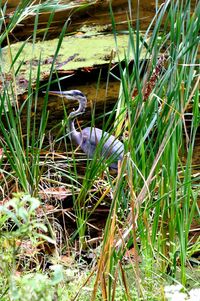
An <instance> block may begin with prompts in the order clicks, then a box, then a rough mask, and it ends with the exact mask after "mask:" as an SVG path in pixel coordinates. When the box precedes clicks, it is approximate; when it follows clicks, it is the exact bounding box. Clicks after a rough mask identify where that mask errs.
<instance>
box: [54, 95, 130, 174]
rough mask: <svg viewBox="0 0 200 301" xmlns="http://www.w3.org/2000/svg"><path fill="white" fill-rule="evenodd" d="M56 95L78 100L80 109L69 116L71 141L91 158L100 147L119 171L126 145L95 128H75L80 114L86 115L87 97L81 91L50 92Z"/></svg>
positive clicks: (100, 151)
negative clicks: (75, 122)
mask: <svg viewBox="0 0 200 301" xmlns="http://www.w3.org/2000/svg"><path fill="white" fill-rule="evenodd" d="M50 92H52V93H54V94H58V95H62V96H63V97H66V98H67V99H73V100H75V99H76V100H78V102H79V108H78V109H77V110H76V111H74V112H71V113H70V114H69V127H70V137H71V140H72V141H73V142H74V143H76V144H77V145H79V146H80V148H81V149H82V150H83V151H84V153H85V154H87V156H88V157H89V158H92V157H93V156H94V153H95V151H96V149H97V146H98V145H99V154H100V155H101V156H103V157H104V158H109V159H111V160H110V161H111V163H110V167H111V168H114V169H117V168H118V161H121V160H122V158H123V155H124V145H123V143H122V142H121V141H119V140H118V139H117V138H116V137H115V136H113V135H110V134H109V133H107V132H105V131H102V130H101V129H98V128H94V127H92V128H91V127H87V128H84V129H83V130H81V131H80V132H78V131H77V130H76V129H75V126H74V119H75V117H76V116H77V115H79V114H80V113H84V111H85V107H86V104H87V99H86V96H85V95H84V94H83V93H82V92H81V91H79V90H70V91H65V92H60V91H50Z"/></svg>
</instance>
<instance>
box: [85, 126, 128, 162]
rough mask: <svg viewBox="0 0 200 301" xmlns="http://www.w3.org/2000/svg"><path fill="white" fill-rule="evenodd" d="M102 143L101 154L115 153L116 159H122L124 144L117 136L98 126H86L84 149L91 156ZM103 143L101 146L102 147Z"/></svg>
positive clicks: (107, 155)
mask: <svg viewBox="0 0 200 301" xmlns="http://www.w3.org/2000/svg"><path fill="white" fill-rule="evenodd" d="M99 143H100V144H101V143H102V144H101V145H102V150H100V152H101V154H102V155H103V156H105V157H110V156H112V155H113V157H114V159H115V160H114V161H118V160H122V157H123V153H124V145H123V143H122V142H121V141H119V140H118V139H116V137H115V136H113V135H109V133H107V132H103V131H102V130H101V129H98V128H85V129H83V130H82V143H81V148H82V150H83V151H84V152H85V153H86V154H87V155H88V156H89V157H90V158H91V157H93V154H94V152H95V150H96V148H97V146H98V145H99ZM101 145H99V147H100V148H101Z"/></svg>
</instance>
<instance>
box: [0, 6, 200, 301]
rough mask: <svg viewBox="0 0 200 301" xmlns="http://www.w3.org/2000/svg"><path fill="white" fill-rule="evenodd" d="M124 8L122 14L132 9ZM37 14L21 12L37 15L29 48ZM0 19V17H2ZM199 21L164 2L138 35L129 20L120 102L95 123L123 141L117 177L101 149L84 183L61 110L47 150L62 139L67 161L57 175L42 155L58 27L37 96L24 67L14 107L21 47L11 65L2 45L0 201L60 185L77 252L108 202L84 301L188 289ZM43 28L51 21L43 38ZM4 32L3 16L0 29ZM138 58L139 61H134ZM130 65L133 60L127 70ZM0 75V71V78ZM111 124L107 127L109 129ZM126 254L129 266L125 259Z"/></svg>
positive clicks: (49, 156) (50, 157)
mask: <svg viewBox="0 0 200 301" xmlns="http://www.w3.org/2000/svg"><path fill="white" fill-rule="evenodd" d="M22 2H23V1H22ZM47 2H48V1H47ZM24 3H25V2H24ZM24 3H23V4H24ZM28 3H29V2H28V1H27V3H26V4H27V6H28ZM48 4H49V3H46V5H48ZM128 4H129V8H130V9H131V1H128ZM44 5H45V4H43V6H37V7H36V6H34V7H32V6H29V9H28V11H29V12H30V10H31V9H32V12H36V18H35V25H34V35H33V48H34V45H35V41H36V32H37V27H38V13H39V11H40V9H44ZM55 5H56V4H55ZM56 7H57V6H56ZM1 12H2V16H3V14H4V13H5V8H3V9H2V10H1ZM19 12H23V13H22V14H21V15H20V16H21V17H22V16H25V13H26V12H27V8H26V6H23V5H20V6H19V7H18V9H17V10H16V13H15V14H14V16H13V18H12V19H11V21H10V23H9V25H8V26H7V27H6V29H5V31H4V32H3V34H2V35H1V37H0V41H1V42H2V41H3V40H4V39H5V38H7V37H8V33H9V32H10V31H11V30H12V29H13V28H14V26H15V24H17V22H19V21H20V20H21V19H18V18H19ZM52 14H53V12H52ZM110 14H111V20H112V24H113V34H114V37H115V40H116V48H117V34H118V32H117V31H116V29H115V28H116V26H115V16H114V13H113V12H112V7H111V6H110ZM129 15H130V16H131V12H130V13H129ZM199 16H200V5H199V4H196V6H195V9H194V11H192V10H191V3H190V1H165V3H163V4H162V5H161V6H160V7H159V8H158V7H157V9H156V13H155V17H154V18H153V19H152V21H151V23H150V25H149V27H148V28H147V30H146V32H145V33H144V32H141V31H140V18H139V17H140V16H139V9H138V19H137V22H136V24H135V25H132V24H131V21H129V20H128V30H127V34H128V35H129V44H128V48H127V52H126V53H125V68H124V67H123V66H122V64H121V62H120V61H119V70H120V76H119V78H118V80H119V81H120V92H119V99H118V101H117V103H116V106H115V107H114V109H113V111H112V112H110V114H109V117H108V118H107V119H106V118H105V116H102V119H103V120H104V122H103V131H108V132H109V133H111V134H113V133H115V134H116V136H119V135H122V136H123V140H124V146H125V155H124V159H123V161H122V162H121V164H120V165H119V170H118V174H117V175H116V176H112V175H111V174H110V172H109V169H108V166H109V163H110V161H109V159H108V160H104V159H103V158H102V157H101V156H100V154H101V149H102V144H103V143H104V141H103V140H102V141H101V143H100V144H99V145H98V146H97V149H96V152H95V154H94V158H93V160H87V161H86V169H85V173H84V176H81V175H80V174H79V169H78V166H79V165H78V164H79V161H78V160H77V157H76V152H75V149H74V148H73V147H72V156H70V155H69V147H70V146H69V143H68V142H67V138H66V137H67V136H66V125H67V122H68V118H67V114H66V111H65V108H63V110H64V121H63V122H62V123H61V124H59V130H58V132H59V133H58V135H57V136H56V137H55V138H54V139H53V141H52V145H53V150H55V149H56V146H57V145H59V143H60V141H61V140H62V141H63V142H64V145H65V146H66V155H65V156H62V158H64V159H65V161H64V164H65V165H64V166H65V167H64V168H63V162H62V165H59V164H57V163H56V161H55V160H54V156H55V153H56V152H55V151H52V153H51V150H50V149H51V148H49V146H46V144H45V143H46V142H45V139H46V138H47V124H48V114H49V113H48V109H47V105H48V91H49V90H50V85H51V83H52V74H53V72H54V64H55V61H56V57H57V55H58V54H59V49H60V47H61V44H62V40H63V37H64V35H65V33H66V28H67V25H68V24H67V22H66V24H65V26H64V27H63V30H62V32H61V34H60V37H59V41H58V46H57V49H56V52H55V56H54V60H53V63H52V68H51V71H50V75H49V81H48V83H47V84H46V86H45V87H44V86H42V87H41V83H40V60H39V64H38V72H37V80H36V87H35V89H34V91H33V89H32V86H31V78H32V74H31V65H30V78H29V86H28V94H27V97H26V99H25V101H24V103H23V104H22V105H21V106H20V104H19V103H18V98H17V90H16V84H15V77H16V76H17V75H18V73H19V72H20V67H19V68H16V67H15V62H16V61H17V58H18V57H19V56H20V53H21V51H22V49H23V47H25V43H24V45H22V48H21V49H19V51H18V53H17V55H16V57H12V50H11V47H10V45H9V39H8V47H9V48H10V65H11V68H10V73H11V75H12V79H13V82H14V85H11V86H10V87H7V86H6V85H5V87H4V92H3V93H2V94H1V105H0V114H1V119H0V130H1V136H0V145H1V148H2V149H3V156H1V157H0V175H1V177H0V181H1V187H2V188H1V191H2V192H3V193H2V198H1V200H5V199H6V197H8V198H10V196H11V192H12V190H14V191H21V190H22V191H24V192H27V193H30V194H31V195H32V196H35V197H38V195H39V191H40V190H41V189H43V183H44V182H45V181H47V182H48V184H49V185H51V183H52V184H56V185H60V186H61V185H65V187H67V188H69V189H70V190H71V194H72V198H73V208H74V212H75V219H76V223H77V230H76V231H75V232H74V233H73V235H72V236H71V238H72V240H73V239H75V238H77V236H78V237H79V248H80V249H82V248H83V249H87V246H88V239H87V235H89V230H88V222H89V218H90V217H91V214H92V213H93V212H95V209H96V208H97V207H98V206H99V205H100V204H101V203H103V202H105V201H106V200H108V199H109V201H110V206H109V214H108V217H107V220H106V226H105V229H104V234H103V241H102V243H101V245H100V246H101V249H100V255H99V258H98V263H97V267H96V275H95V281H94V286H93V293H92V297H91V300H95V298H96V296H97V294H101V296H102V299H103V300H115V297H116V296H117V295H118V288H119V287H120V288H122V289H121V292H120V293H121V295H122V299H123V300H139V299H140V298H141V299H142V300H145V299H148V300H156V299H157V300H160V299H159V298H160V290H159V289H158V287H160V286H162V284H163V283H165V281H174V282H177V281H180V282H181V283H182V284H183V285H184V286H186V285H187V280H188V279H187V269H186V267H187V266H188V264H187V263H188V262H189V260H190V258H191V257H192V256H193V254H194V253H195V252H196V250H199V248H200V247H199V242H198V241H197V242H195V243H194V244H191V243H190V228H191V224H192V221H193V219H194V218H195V217H196V216H197V215H198V214H199V210H198V207H197V197H198V192H199V185H196V182H197V181H199V177H193V176H192V173H193V165H192V155H193V150H194V144H195V137H196V133H197V129H198V127H199V103H198V101H199V100H198V96H199V95H198V84H199V69H198V67H199V65H198V63H197V51H198V43H199V36H198V32H199V25H200V19H199ZM51 20H52V15H51V17H50V19H49V23H48V25H47V31H48V28H49V27H50V23H51ZM3 24H4V20H3V17H2V19H1V24H0V25H1V26H3ZM4 25H5V24H4ZM47 31H46V32H45V36H46V34H47ZM144 54H145V58H146V59H142V60H141V58H144ZM130 60H133V61H134V64H133V68H132V69H131V68H130V64H129V63H130ZM3 71H4V70H3V67H1V73H2V74H3ZM112 75H113V76H115V75H114V74H112V68H110V74H109V75H108V78H109V76H112ZM115 78H116V76H115ZM57 82H58V83H59V79H57ZM59 84H60V83H59ZM98 84H99V83H98ZM77 88H78V87H77ZM41 90H43V91H44V90H45V91H47V93H46V94H45V96H44V104H43V110H42V113H41V118H40V122H39V124H38V123H37V114H38V95H39V93H40V91H41ZM97 90H98V87H97ZM63 105H64V102H63ZM190 107H192V117H191V121H190V127H189V128H187V127H186V124H187V120H186V119H187V116H188V113H187V110H188V109H189V108H190ZM23 110H26V115H27V123H26V127H25V129H24V125H22V119H21V117H22V111H23ZM113 116H115V122H114V124H111V123H112V120H113ZM96 123H97V121H96V118H95V115H93V117H92V122H91V126H96ZM70 151H71V148H70ZM44 153H45V156H44ZM183 157H184V160H183ZM54 174H55V177H54ZM49 175H50V176H49ZM48 176H49V178H48V179H47V177H48ZM66 179H67V180H66ZM66 183H67V184H66ZM102 183H103V184H102ZM50 187H51V186H50ZM108 196H109V197H108ZM89 209H90V210H89ZM49 226H50V225H49ZM132 246H133V250H134V260H133V259H132V257H131V254H130V253H129V252H128V249H130V248H132ZM127 254H128V255H127ZM124 255H126V257H128V260H129V263H130V264H129V265H127V266H126V265H124V264H123V260H124ZM88 281H89V280H88ZM99 286H100V287H101V290H100V291H99V289H98V288H99ZM155 290H156V291H158V296H157V295H156V296H155V295H154V296H153V297H152V299H151V297H150V296H152V293H154V292H155ZM149 294H150V295H149ZM78 295H79V292H78V293H77V297H78ZM116 300H117V299H116Z"/></svg>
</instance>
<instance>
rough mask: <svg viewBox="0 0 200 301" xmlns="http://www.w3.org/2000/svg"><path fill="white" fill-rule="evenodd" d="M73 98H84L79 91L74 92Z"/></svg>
mask: <svg viewBox="0 0 200 301" xmlns="http://www.w3.org/2000/svg"><path fill="white" fill-rule="evenodd" d="M74 96H81V97H84V94H83V93H82V92H80V91H74Z"/></svg>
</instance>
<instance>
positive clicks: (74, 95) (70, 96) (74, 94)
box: [49, 90, 86, 103]
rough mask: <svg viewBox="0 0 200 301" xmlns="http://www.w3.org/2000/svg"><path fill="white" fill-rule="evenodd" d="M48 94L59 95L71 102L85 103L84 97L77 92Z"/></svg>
mask: <svg viewBox="0 0 200 301" xmlns="http://www.w3.org/2000/svg"><path fill="white" fill-rule="evenodd" d="M49 94H53V95H61V96H63V97H66V98H67V99H71V100H78V101H80V102H81V103H82V102H86V96H85V95H84V94H83V93H82V92H81V91H79V90H68V91H49Z"/></svg>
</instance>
